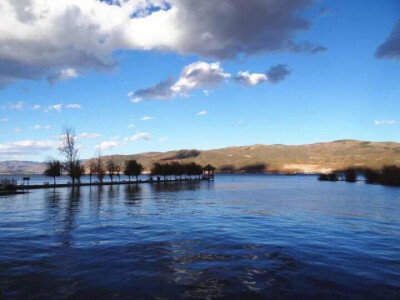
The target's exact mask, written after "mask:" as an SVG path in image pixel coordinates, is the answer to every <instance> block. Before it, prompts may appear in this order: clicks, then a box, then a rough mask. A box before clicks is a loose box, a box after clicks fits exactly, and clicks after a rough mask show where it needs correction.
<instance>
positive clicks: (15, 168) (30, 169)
mask: <svg viewBox="0 0 400 300" xmlns="http://www.w3.org/2000/svg"><path fill="white" fill-rule="evenodd" d="M45 168H46V166H45V164H44V163H38V162H33V161H19V160H8V161H0V174H41V173H43V172H44V169H45Z"/></svg>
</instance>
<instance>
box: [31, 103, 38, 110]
mask: <svg viewBox="0 0 400 300" xmlns="http://www.w3.org/2000/svg"><path fill="white" fill-rule="evenodd" d="M38 109H40V105H39V104H35V105H34V106H32V110H38Z"/></svg>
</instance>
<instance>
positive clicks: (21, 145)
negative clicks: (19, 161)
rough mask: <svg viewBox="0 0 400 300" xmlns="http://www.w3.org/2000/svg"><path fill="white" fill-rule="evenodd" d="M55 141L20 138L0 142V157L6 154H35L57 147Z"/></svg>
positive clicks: (16, 155)
mask: <svg viewBox="0 0 400 300" xmlns="http://www.w3.org/2000/svg"><path fill="white" fill-rule="evenodd" d="M57 146H58V143H57V142H56V141H50V140H42V141H34V140H22V141H14V142H6V143H0V157H4V158H7V157H8V156H13V157H21V156H26V155H36V154H40V153H42V152H44V151H48V150H53V149H57Z"/></svg>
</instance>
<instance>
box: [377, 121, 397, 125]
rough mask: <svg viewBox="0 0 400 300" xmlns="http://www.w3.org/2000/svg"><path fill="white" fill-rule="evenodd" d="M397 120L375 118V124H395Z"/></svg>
mask: <svg viewBox="0 0 400 300" xmlns="http://www.w3.org/2000/svg"><path fill="white" fill-rule="evenodd" d="M396 123H397V122H396V120H375V121H374V124H375V125H377V126H379V125H394V124H396Z"/></svg>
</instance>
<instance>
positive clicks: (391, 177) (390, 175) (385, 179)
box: [380, 166, 400, 186]
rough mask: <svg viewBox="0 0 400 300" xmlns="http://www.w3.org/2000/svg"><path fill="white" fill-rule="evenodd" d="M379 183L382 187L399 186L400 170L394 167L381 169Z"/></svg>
mask: <svg viewBox="0 0 400 300" xmlns="http://www.w3.org/2000/svg"><path fill="white" fill-rule="evenodd" d="M380 183H381V184H383V185H391V186H400V168H399V167H396V166H385V167H383V169H382V173H381V176H380Z"/></svg>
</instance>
